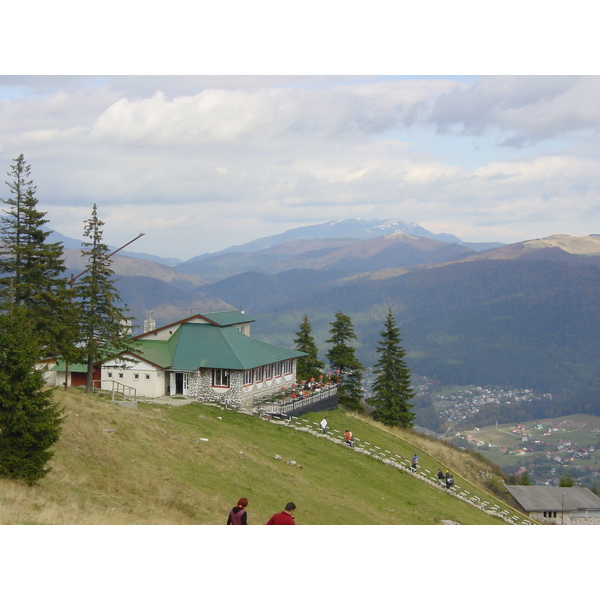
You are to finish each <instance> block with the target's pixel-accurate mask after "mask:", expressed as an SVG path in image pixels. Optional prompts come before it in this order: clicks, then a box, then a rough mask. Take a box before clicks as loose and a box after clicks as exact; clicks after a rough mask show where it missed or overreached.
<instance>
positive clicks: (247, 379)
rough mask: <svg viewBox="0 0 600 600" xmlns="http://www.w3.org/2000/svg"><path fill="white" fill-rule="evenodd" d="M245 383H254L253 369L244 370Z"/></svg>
mask: <svg viewBox="0 0 600 600" xmlns="http://www.w3.org/2000/svg"><path fill="white" fill-rule="evenodd" d="M244 385H252V369H248V370H247V371H244Z"/></svg>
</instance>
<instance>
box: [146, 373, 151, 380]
mask: <svg viewBox="0 0 600 600" xmlns="http://www.w3.org/2000/svg"><path fill="white" fill-rule="evenodd" d="M146 381H150V373H146Z"/></svg>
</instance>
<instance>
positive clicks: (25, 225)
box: [0, 154, 78, 355]
mask: <svg viewBox="0 0 600 600" xmlns="http://www.w3.org/2000/svg"><path fill="white" fill-rule="evenodd" d="M13 163H14V164H13V165H12V168H11V170H10V171H9V172H8V175H9V176H10V177H12V181H10V182H6V183H7V185H8V187H9V189H10V191H11V197H9V198H8V199H6V200H3V202H4V204H5V205H6V207H7V208H6V209H5V210H4V211H3V212H4V215H3V216H1V217H0V241H1V244H2V257H1V258H0V274H1V276H0V296H1V297H2V299H3V300H4V302H5V304H4V306H5V307H6V306H9V305H11V306H12V305H16V306H25V307H28V308H30V309H32V310H31V313H30V315H31V318H33V320H34V322H35V324H36V329H37V331H38V333H39V335H40V341H41V346H40V352H41V353H42V354H45V355H57V354H69V353H73V349H74V348H75V339H76V338H77V335H78V329H77V322H78V318H77V314H76V313H77V307H76V306H74V305H73V304H71V303H70V302H69V291H68V288H67V284H66V281H65V279H64V278H63V277H62V274H63V272H64V270H65V266H64V262H63V259H62V253H63V246H62V244H61V243H49V242H48V241H47V238H48V236H49V235H50V233H51V232H50V231H49V230H44V229H43V226H44V225H45V224H46V223H48V220H47V219H45V218H44V217H45V216H46V213H43V212H41V211H39V210H38V209H37V202H38V201H37V198H36V196H35V194H36V187H35V186H34V185H33V181H32V180H31V179H30V177H31V167H30V166H29V165H28V164H27V163H26V162H25V159H24V158H23V155H22V154H20V155H19V156H18V157H17V158H16V159H15V160H14V161H13Z"/></svg>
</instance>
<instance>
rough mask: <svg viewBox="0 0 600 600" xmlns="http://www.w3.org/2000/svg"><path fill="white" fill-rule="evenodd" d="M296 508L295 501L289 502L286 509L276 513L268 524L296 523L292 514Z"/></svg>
mask: <svg viewBox="0 0 600 600" xmlns="http://www.w3.org/2000/svg"><path fill="white" fill-rule="evenodd" d="M295 510H296V505H295V504H294V503H293V502H288V503H287V504H286V505H285V510H283V511H281V512H280V513H275V514H274V515H273V516H272V517H271V518H270V519H269V520H268V521H267V525H295V524H296V521H294V517H293V516H292V515H293V513H294V511H295Z"/></svg>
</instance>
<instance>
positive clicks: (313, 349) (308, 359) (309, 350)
mask: <svg viewBox="0 0 600 600" xmlns="http://www.w3.org/2000/svg"><path fill="white" fill-rule="evenodd" d="M295 334H296V338H295V339H294V344H295V348H296V350H300V352H306V354H307V355H306V356H302V357H301V358H299V359H298V365H297V367H296V377H297V379H298V380H300V381H301V380H305V381H308V380H310V378H311V377H314V378H315V379H318V377H319V375H321V374H322V373H323V369H324V368H325V365H324V363H323V361H321V360H319V357H318V353H319V349H318V348H317V345H316V344H315V340H314V338H313V336H312V327H311V326H310V321H309V319H308V315H304V318H303V319H302V322H301V323H300V329H299V330H298V331H296V332H295Z"/></svg>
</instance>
